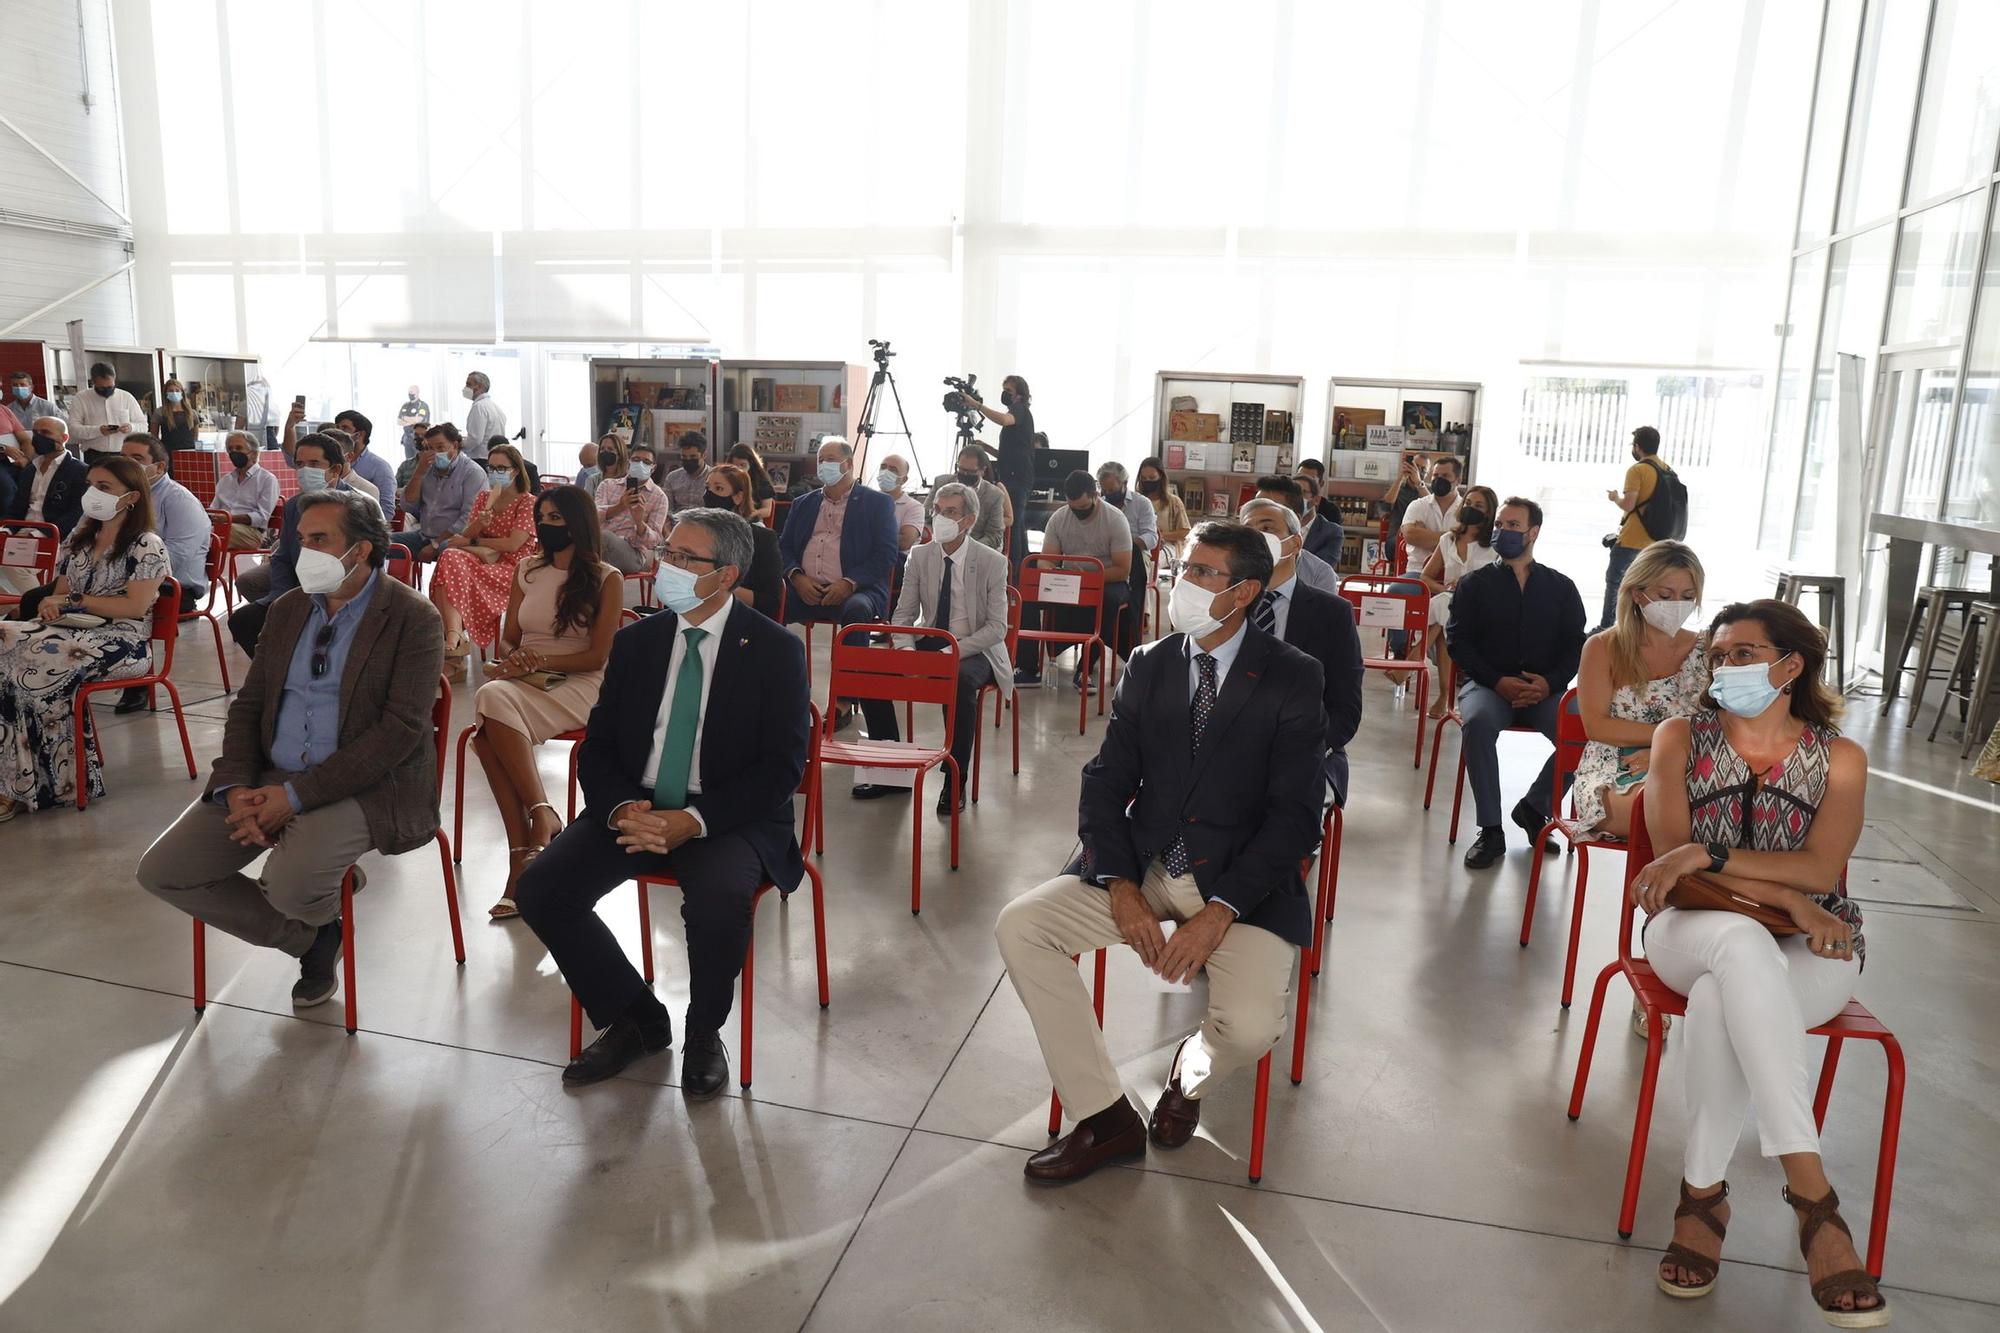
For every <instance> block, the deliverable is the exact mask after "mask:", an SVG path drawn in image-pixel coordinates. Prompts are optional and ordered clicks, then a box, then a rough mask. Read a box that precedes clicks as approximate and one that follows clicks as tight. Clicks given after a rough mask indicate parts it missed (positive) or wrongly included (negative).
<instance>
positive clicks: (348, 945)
mask: <svg viewBox="0 0 2000 1333" xmlns="http://www.w3.org/2000/svg"><path fill="white" fill-rule="evenodd" d="M450 726H451V682H450V681H448V680H446V679H445V678H444V677H443V676H439V677H438V694H437V699H436V701H434V702H433V703H432V704H431V743H432V747H433V751H434V752H433V755H432V762H433V763H435V764H436V765H437V770H436V771H437V778H438V791H439V794H440V795H442V793H443V791H444V738H445V733H446V731H447V730H448V729H449V728H450ZM434 836H435V838H436V841H437V845H438V861H439V863H440V864H441V865H442V866H443V867H444V905H445V910H446V911H448V912H449V913H450V914H451V950H452V953H453V954H454V955H455V956H456V957H457V959H458V965H459V966H460V967H464V966H465V932H464V930H463V929H461V928H460V926H459V921H458V879H457V877H456V876H454V875H453V874H452V873H451V862H452V855H451V841H450V840H449V839H448V838H446V837H445V836H444V828H443V826H442V825H440V826H439V828H438V830H437V833H436V834H435V835H434ZM340 972H341V990H342V992H343V994H342V995H341V1001H342V1003H343V1005H344V1006H345V1008H346V1016H345V1021H344V1026H345V1027H346V1028H347V1035H348V1036H350V1037H351V1036H353V1035H354V1034H355V1032H356V1031H357V1030H358V1028H359V1027H360V1017H361V1010H360V1002H359V1001H358V1000H356V999H355V995H354V867H353V866H349V867H348V868H347V873H346V874H344V875H342V876H341V877H340ZM207 1007H208V950H207V938H206V935H205V934H204V931H203V927H202V923H201V922H200V921H196V922H195V923H194V1011H195V1012H196V1013H197V1014H198V1013H200V1012H201V1011H202V1010H203V1009H206V1008H207Z"/></svg>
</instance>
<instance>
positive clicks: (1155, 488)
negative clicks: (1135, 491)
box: [1139, 477, 1160, 495]
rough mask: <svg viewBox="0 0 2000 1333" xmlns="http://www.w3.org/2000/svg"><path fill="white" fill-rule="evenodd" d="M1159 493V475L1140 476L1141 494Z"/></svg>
mask: <svg viewBox="0 0 2000 1333" xmlns="http://www.w3.org/2000/svg"><path fill="white" fill-rule="evenodd" d="M1159 493H1160V479H1159V478H1158V477H1141V478H1139V494H1141V495H1158V494H1159Z"/></svg>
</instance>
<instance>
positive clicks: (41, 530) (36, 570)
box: [0, 518, 62, 607]
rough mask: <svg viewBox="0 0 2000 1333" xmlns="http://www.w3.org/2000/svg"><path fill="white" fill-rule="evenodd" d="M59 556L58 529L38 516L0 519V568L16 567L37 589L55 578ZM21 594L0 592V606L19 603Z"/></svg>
mask: <svg viewBox="0 0 2000 1333" xmlns="http://www.w3.org/2000/svg"><path fill="white" fill-rule="evenodd" d="M61 556H62V529H61V528H58V527H57V526H56V525H55V524H53V523H43V522H41V521H40V520H38V519H32V520H31V519H25V518H9V519H0V569H18V570H21V571H23V572H24V573H26V574H27V575H28V576H29V577H30V578H32V579H34V581H35V586H36V587H38V588H41V587H46V586H47V585H49V584H51V583H54V582H55V581H56V561H57V560H58V559H60V558H61ZM20 604H21V595H20V594H19V593H12V592H0V607H7V606H19V605H20Z"/></svg>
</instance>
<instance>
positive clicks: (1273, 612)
mask: <svg viewBox="0 0 2000 1333" xmlns="http://www.w3.org/2000/svg"><path fill="white" fill-rule="evenodd" d="M1250 623H1251V624H1253V625H1255V626H1256V627H1257V628H1258V629H1260V630H1263V631H1264V632H1265V633H1266V634H1276V633H1277V632H1278V594H1277V593H1275V592H1267V593H1265V594H1264V595H1263V596H1262V597H1259V598H1258V599H1257V605H1255V606H1253V607H1251V608H1250Z"/></svg>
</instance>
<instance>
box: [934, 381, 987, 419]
mask: <svg viewBox="0 0 2000 1333" xmlns="http://www.w3.org/2000/svg"><path fill="white" fill-rule="evenodd" d="M944 382H945V383H946V384H949V385H950V386H951V387H952V392H950V393H948V394H946V395H945V396H944V410H945V411H947V412H956V413H958V414H959V415H960V416H964V415H966V414H967V413H972V412H975V411H976V409H974V407H973V406H972V404H973V403H983V402H985V401H986V400H985V399H984V398H982V397H980V394H979V390H977V389H975V388H973V387H972V386H973V385H975V384H977V383H978V382H979V376H977V375H967V376H966V377H965V378H964V379H959V378H958V377H957V376H955V375H946V376H945V377H944ZM968 399H970V400H971V401H969V402H968V401H967V400H968Z"/></svg>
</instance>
